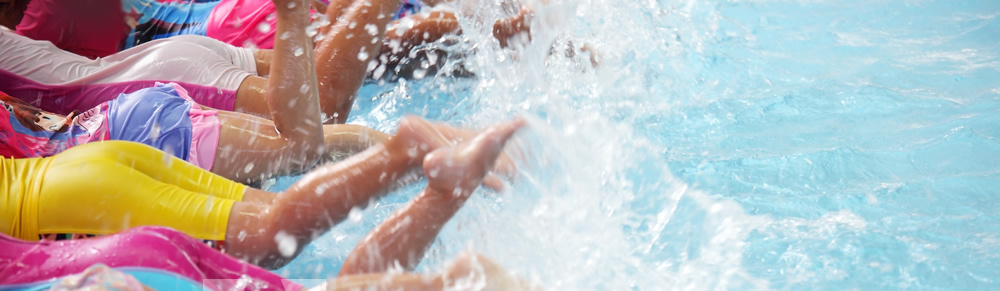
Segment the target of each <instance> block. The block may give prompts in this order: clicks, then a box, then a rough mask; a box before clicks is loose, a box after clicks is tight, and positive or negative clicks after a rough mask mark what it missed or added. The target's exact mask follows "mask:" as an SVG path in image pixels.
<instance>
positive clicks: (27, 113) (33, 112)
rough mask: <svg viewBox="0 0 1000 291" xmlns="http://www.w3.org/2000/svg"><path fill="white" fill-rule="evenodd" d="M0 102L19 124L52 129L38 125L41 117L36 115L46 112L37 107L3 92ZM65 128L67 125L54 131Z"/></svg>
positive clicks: (0, 94) (32, 129)
mask: <svg viewBox="0 0 1000 291" xmlns="http://www.w3.org/2000/svg"><path fill="white" fill-rule="evenodd" d="M0 103H2V104H3V107H4V109H6V110H7V111H9V112H10V113H11V114H13V115H14V119H17V121H18V122H20V123H21V125H23V126H24V127H26V128H28V129H29V130H31V131H53V130H48V129H46V128H43V127H42V126H41V125H38V122H39V121H41V118H40V117H38V115H39V114H41V113H48V112H45V111H42V110H41V109H38V107H35V106H31V104H28V103H26V102H24V101H21V99H17V98H14V97H11V96H10V95H7V94H4V93H0ZM66 130H67V127H66V126H62V127H59V129H57V130H54V131H55V132H64V131H66Z"/></svg>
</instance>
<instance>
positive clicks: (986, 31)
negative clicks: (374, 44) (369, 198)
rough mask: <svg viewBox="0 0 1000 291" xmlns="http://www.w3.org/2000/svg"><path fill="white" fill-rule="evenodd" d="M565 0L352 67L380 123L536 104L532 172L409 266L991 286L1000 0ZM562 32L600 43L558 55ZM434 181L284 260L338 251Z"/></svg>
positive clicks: (998, 176) (467, 120) (643, 281)
mask: <svg viewBox="0 0 1000 291" xmlns="http://www.w3.org/2000/svg"><path fill="white" fill-rule="evenodd" d="M483 2H484V3H481V4H480V5H479V6H477V7H476V8H477V11H479V12H480V13H482V14H484V15H485V16H486V17H490V16H493V15H495V14H498V13H502V11H503V9H501V8H497V7H494V4H493V3H492V1H483ZM553 2H555V3H553V4H551V5H549V6H544V7H542V8H539V9H538V15H539V17H538V18H537V20H536V22H534V24H535V27H536V28H537V31H540V32H539V33H537V34H536V35H535V36H533V41H532V42H531V43H529V44H527V45H526V46H524V47H523V48H520V50H519V53H518V56H517V57H511V54H509V53H505V52H502V51H499V50H498V49H497V48H496V43H495V42H493V41H491V40H490V38H489V34H488V30H487V29H488V28H480V27H482V26H478V25H476V24H475V23H472V22H469V23H463V27H464V28H465V30H466V33H465V35H463V36H462V37H461V38H462V40H463V41H464V42H463V43H461V44H459V45H455V46H452V47H450V49H452V50H454V51H460V52H463V53H465V54H467V56H466V59H465V66H466V67H468V68H469V69H470V70H472V71H473V72H475V73H476V74H477V77H476V78H471V79H455V78H447V77H444V76H437V75H429V76H427V77H426V78H424V79H422V80H411V81H403V82H398V83H385V84H371V85H367V86H365V88H363V90H362V93H361V97H360V99H359V101H358V102H357V104H356V111H354V117H352V120H351V122H353V123H358V124H365V125H369V126H372V127H375V128H378V129H381V130H384V131H388V132H392V131H394V129H395V122H396V120H397V119H398V118H399V117H401V116H403V115H405V114H418V115H422V116H425V117H428V118H430V119H436V120H443V121H447V122H449V123H453V124H460V125H465V126H483V125H486V124H489V123H491V122H494V121H496V120H500V119H503V118H509V117H511V116H514V115H518V114H521V115H525V116H527V117H528V118H529V119H530V124H531V125H530V130H527V131H526V132H524V133H522V134H520V135H519V137H518V139H517V141H515V144H516V145H519V146H521V147H523V148H525V149H527V150H528V152H529V159H528V160H527V161H525V162H523V163H522V164H521V173H520V175H519V177H518V178H516V179H514V180H512V181H511V187H509V189H508V190H507V191H505V192H503V193H494V192H489V191H486V190H481V191H480V192H477V194H476V196H475V198H474V199H473V200H471V201H470V202H469V203H468V204H467V205H466V206H465V208H464V209H463V210H462V211H461V212H460V213H459V215H458V216H457V217H456V218H455V219H454V220H453V221H452V222H451V223H450V224H449V225H448V226H447V227H446V228H445V230H444V232H443V234H442V235H441V237H440V238H439V241H438V242H437V243H436V244H435V245H434V246H433V248H432V250H431V252H429V253H428V256H427V258H426V259H425V261H424V263H423V264H422V265H421V266H420V267H419V268H418V271H421V272H432V271H435V270H439V269H440V268H441V267H442V265H443V264H445V263H446V262H447V261H448V259H449V258H450V257H452V256H453V255H454V254H456V253H458V252H460V251H462V250H467V249H474V250H476V251H479V252H481V253H483V254H485V255H487V256H489V257H492V258H495V259H496V260H497V261H498V262H499V263H501V264H502V265H504V266H506V267H507V268H509V269H510V270H511V272H513V273H515V274H517V275H518V276H521V277H523V278H526V279H528V280H530V281H532V282H534V283H536V284H538V285H541V286H543V287H545V288H547V289H550V290H663V289H696V290H704V289H814V288H815V289H833V290H841V289H849V288H858V289H903V288H917V289H931V288H933V289H958V290H965V289H994V290H995V289H997V288H998V287H1000V217H998V213H1000V212H998V210H1000V195H998V193H1000V143H998V142H1000V140H998V138H1000V72H998V71H1000V19H998V18H1000V2H998V1H929V0H928V1H924V0H911V1H832V0H831V1H822V0H815V1H781V0H773V1H769V0H759V1H681V0H661V1H654V0H648V1H646V0H644V1H624V2H623V1H611V0H578V1H553ZM567 40H571V41H572V42H574V43H576V44H579V43H590V44H592V45H593V46H594V47H596V48H597V49H598V51H600V60H601V65H600V66H599V67H597V68H590V67H589V66H588V65H587V63H588V62H587V61H586V57H587V56H586V55H578V56H574V57H564V56H562V55H555V56H549V51H550V48H551V47H552V46H553V43H555V46H557V47H560V46H564V45H565V44H566V42H567ZM291 180H293V179H282V180H280V181H278V183H277V185H276V186H275V189H280V188H281V187H284V186H287V185H288V183H290V181H291ZM421 186H422V185H419V184H418V185H413V186H411V187H408V188H406V189H403V190H401V191H399V192H398V193H395V194H393V195H392V196H389V197H387V198H386V199H383V200H381V201H378V203H376V204H373V206H372V207H370V208H369V209H365V210H359V211H357V212H355V213H353V214H352V216H351V219H350V220H349V221H347V222H345V223H343V224H342V225H340V226H338V227H337V228H335V229H334V230H332V231H331V232H330V233H328V234H326V235H324V237H322V238H320V239H319V240H317V241H316V242H314V243H313V244H311V245H310V246H308V247H307V250H306V251H305V253H303V255H302V256H301V257H300V258H299V259H297V260H296V261H295V262H293V263H292V264H291V265H290V266H288V267H286V268H284V269H281V270H279V271H278V273H279V274H282V275H285V276H287V277H290V278H302V279H316V278H326V277H328V276H331V275H332V274H336V272H337V269H338V268H339V265H340V263H341V262H342V261H343V259H344V257H346V255H347V253H348V252H349V251H350V250H351V248H353V246H354V244H355V243H356V242H357V241H358V240H360V238H361V237H362V236H363V235H364V234H365V233H366V232H367V231H368V230H370V229H371V228H372V227H373V226H374V225H376V224H377V223H378V222H379V221H381V220H382V219H384V218H385V217H386V216H387V215H388V214H389V213H391V212H392V211H393V210H394V209H396V208H398V207H399V206H400V205H401V204H402V203H405V202H406V201H407V200H408V199H409V198H411V197H413V195H414V194H415V193H416V191H417V190H418V189H419V188H420V187H421Z"/></svg>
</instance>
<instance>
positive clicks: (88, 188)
mask: <svg viewBox="0 0 1000 291" xmlns="http://www.w3.org/2000/svg"><path fill="white" fill-rule="evenodd" d="M0 182H2V183H3V184H2V185H0V191H3V192H2V193H3V195H4V196H3V198H2V199H0V231H3V232H4V233H6V234H9V235H11V236H15V237H18V238H21V239H25V240H37V239H38V235H39V234H45V233H87V234H107V233H114V232H118V231H121V230H124V229H128V228H132V227H136V226H143V225H160V226H168V227H172V228H175V229H177V230H180V231H182V232H184V233H187V234H188V235H191V236H193V237H196V238H200V239H209V240H224V239H225V237H226V228H227V225H228V223H229V212H230V210H231V209H232V207H233V204H234V203H236V201H240V200H242V199H243V194H244V192H245V190H246V186H245V185H243V184H240V183H236V182H233V181H230V180H227V179H225V178H223V177H220V176H218V175H216V174H213V173H211V172H208V171H205V170H203V169H201V168H198V167H195V166H193V165H191V164H188V163H187V162H185V161H183V160H180V159H177V158H175V157H173V156H170V155H168V154H166V153H163V152H161V151H159V150H157V149H155V148H152V147H149V146H146V145H143V144H139V143H133V142H126V141H105V142H95V143H88V144H84V145H80V146H76V147H73V148H70V149H69V150H66V151H64V152H62V153H60V154H58V155H55V156H52V157H47V158H30V159H6V158H3V157H0Z"/></svg>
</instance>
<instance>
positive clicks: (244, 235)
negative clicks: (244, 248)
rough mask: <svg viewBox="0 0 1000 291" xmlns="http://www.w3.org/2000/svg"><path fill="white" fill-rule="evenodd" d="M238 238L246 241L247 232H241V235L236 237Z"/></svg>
mask: <svg viewBox="0 0 1000 291" xmlns="http://www.w3.org/2000/svg"><path fill="white" fill-rule="evenodd" d="M236 238H237V239H239V240H240V241H243V240H245V239H246V238H247V231H245V230H241V231H240V234H238V235H236Z"/></svg>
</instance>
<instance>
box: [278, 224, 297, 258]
mask: <svg viewBox="0 0 1000 291" xmlns="http://www.w3.org/2000/svg"><path fill="white" fill-rule="evenodd" d="M274 242H276V243H278V252H279V253H281V255H282V256H285V257H286V258H290V257H292V256H293V255H295V250H296V249H298V248H299V244H298V242H296V241H295V237H293V236H292V235H290V234H288V233H287V232H285V231H284V230H282V231H278V234H276V235H274Z"/></svg>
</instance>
